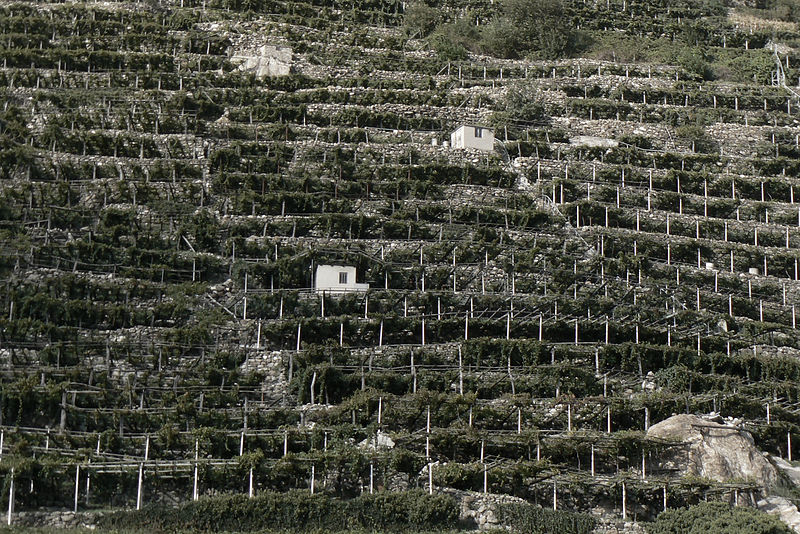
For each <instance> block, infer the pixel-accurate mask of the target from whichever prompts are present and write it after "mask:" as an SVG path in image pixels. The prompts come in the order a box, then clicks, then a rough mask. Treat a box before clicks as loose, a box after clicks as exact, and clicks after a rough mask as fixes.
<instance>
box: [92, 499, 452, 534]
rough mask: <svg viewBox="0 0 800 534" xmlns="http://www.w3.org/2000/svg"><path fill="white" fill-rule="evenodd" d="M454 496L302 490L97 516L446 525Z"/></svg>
mask: <svg viewBox="0 0 800 534" xmlns="http://www.w3.org/2000/svg"><path fill="white" fill-rule="evenodd" d="M457 520H458V507H457V505H456V503H455V501H454V500H453V499H451V498H450V497H446V496H441V495H428V494H427V493H425V492H422V491H408V492H399V493H389V492H378V493H376V494H372V495H369V494H365V495H362V496H360V497H356V498H354V499H350V500H340V499H335V498H332V497H329V496H327V495H323V494H317V495H310V494H309V493H308V492H306V491H291V492H288V493H264V494H262V495H259V496H257V497H255V498H253V499H248V498H247V497H246V496H243V495H235V496H225V497H216V498H205V499H200V500H198V501H194V502H189V503H185V504H182V505H180V506H178V507H177V508H170V507H167V506H163V505H154V506H149V507H145V508H144V509H142V510H140V511H126V512H115V513H113V514H110V515H108V516H105V517H103V518H102V519H101V523H102V525H101V526H104V527H107V528H132V527H133V528H144V529H147V530H150V531H157V532H159V531H174V530H175V529H186V530H195V531H204V532H220V531H225V530H231V531H233V530H235V531H239V532H251V531H258V530H265V529H270V528H274V527H276V526H278V525H279V526H280V527H281V528H284V529H287V530H297V531H308V530H309V529H311V530H313V529H322V530H324V531H326V532H344V531H349V530H352V529H386V530H397V531H407V530H412V531H413V530H419V529H446V528H452V527H454V526H455V525H456V522H457Z"/></svg>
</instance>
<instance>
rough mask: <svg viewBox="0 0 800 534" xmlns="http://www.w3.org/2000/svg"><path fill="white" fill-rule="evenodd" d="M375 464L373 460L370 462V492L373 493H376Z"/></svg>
mask: <svg viewBox="0 0 800 534" xmlns="http://www.w3.org/2000/svg"><path fill="white" fill-rule="evenodd" d="M374 481H375V465H374V464H373V462H372V460H370V462H369V494H370V495H372V494H373V493H374V488H375V482H374Z"/></svg>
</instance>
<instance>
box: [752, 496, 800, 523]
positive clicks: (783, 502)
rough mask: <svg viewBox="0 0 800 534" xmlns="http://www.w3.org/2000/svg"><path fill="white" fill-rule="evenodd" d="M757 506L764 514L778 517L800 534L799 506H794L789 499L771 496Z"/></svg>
mask: <svg viewBox="0 0 800 534" xmlns="http://www.w3.org/2000/svg"><path fill="white" fill-rule="evenodd" d="M756 506H757V507H758V509H759V510H761V511H762V512H767V513H768V514H772V515H777V516H778V517H780V518H781V521H783V522H784V523H786V524H787V525H789V527H791V529H792V530H794V531H795V532H800V512H799V511H798V510H797V506H795V505H794V504H792V502H791V501H790V500H789V499H786V498H784V497H778V496H777V495H770V496H768V497H765V498H763V499H761V500H760V501H758V503H756Z"/></svg>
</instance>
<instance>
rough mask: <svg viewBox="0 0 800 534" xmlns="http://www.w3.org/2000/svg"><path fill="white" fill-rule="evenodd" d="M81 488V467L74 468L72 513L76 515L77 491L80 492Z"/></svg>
mask: <svg viewBox="0 0 800 534" xmlns="http://www.w3.org/2000/svg"><path fill="white" fill-rule="evenodd" d="M80 486H81V466H80V465H76V466H75V501H74V503H73V506H72V513H74V514H77V513H78V491H79V490H80Z"/></svg>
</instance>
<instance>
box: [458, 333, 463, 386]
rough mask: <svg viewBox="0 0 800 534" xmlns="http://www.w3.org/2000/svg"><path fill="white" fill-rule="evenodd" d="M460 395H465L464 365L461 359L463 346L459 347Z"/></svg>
mask: <svg viewBox="0 0 800 534" xmlns="http://www.w3.org/2000/svg"><path fill="white" fill-rule="evenodd" d="M458 394H459V395H463V394H464V365H463V361H462V359H461V345H459V346H458Z"/></svg>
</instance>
